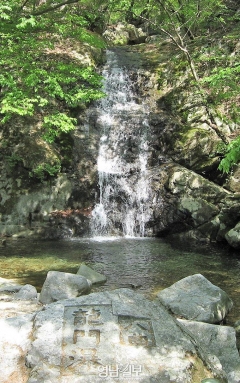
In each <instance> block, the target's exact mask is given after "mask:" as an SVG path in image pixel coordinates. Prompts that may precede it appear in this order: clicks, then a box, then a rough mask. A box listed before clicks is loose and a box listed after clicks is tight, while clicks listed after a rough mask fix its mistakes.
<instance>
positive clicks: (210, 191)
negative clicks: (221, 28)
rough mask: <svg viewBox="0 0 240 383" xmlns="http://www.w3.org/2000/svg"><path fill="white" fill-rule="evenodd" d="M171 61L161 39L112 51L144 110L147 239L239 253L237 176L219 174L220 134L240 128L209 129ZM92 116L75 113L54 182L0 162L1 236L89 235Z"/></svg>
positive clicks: (95, 133)
mask: <svg viewBox="0 0 240 383" xmlns="http://www.w3.org/2000/svg"><path fill="white" fill-rule="evenodd" d="M125 32H126V31H125ZM125 32H124V33H125ZM111 33H112V31H111ZM129 33H130V32H129ZM134 33H135V35H134ZM134 33H133V32H132V30H131V36H133V35H134V36H137V32H136V31H135V32H134ZM125 35H126V33H125ZM125 35H124V36H125ZM139 36H140V37H139V38H140V40H139V41H138V40H137V37H136V40H135V43H139V42H140V43H141V42H142V40H143V39H144V40H145V39H146V36H145V35H144V34H142V33H139ZM143 36H144V37H143ZM125 37H126V36H125ZM118 38H119V31H118ZM131 38H133V37H131ZM111 39H112V34H111ZM126 42H129V41H126ZM131 44H133V41H132V40H131ZM171 54H175V55H176V56H177V53H176V52H174V50H173V49H172V48H171V44H169V42H167V41H165V40H163V38H161V37H156V38H154V39H153V37H152V38H151V39H148V42H147V43H144V44H140V45H131V46H122V47H121V48H118V57H119V60H120V61H121V63H122V65H123V66H124V67H126V68H127V70H128V72H129V76H130V78H131V79H132V81H133V83H134V84H135V89H134V91H135V92H136V98H137V99H138V101H137V102H139V103H140V102H141V100H145V102H146V101H147V103H148V106H149V114H148V128H147V129H148V132H147V141H148V160H147V167H148V175H147V177H148V180H147V181H148V183H149V185H150V189H151V192H150V194H149V199H148V200H147V201H145V210H147V211H148V217H149V219H148V222H147V223H146V230H145V235H148V236H156V235H157V236H158V235H166V234H168V235H169V234H170V235H174V236H175V237H177V238H178V239H184V240H185V239H186V238H194V239H197V240H209V241H223V242H226V243H227V242H228V243H229V244H230V245H231V246H233V247H235V248H238V247H240V234H239V232H240V229H239V224H238V222H239V220H240V213H239V212H240V209H239V207H240V197H239V183H238V177H239V169H238V168H236V169H235V170H234V171H233V174H232V175H231V176H230V177H229V179H226V177H225V178H224V177H223V176H222V175H221V173H220V172H219V171H218V169H217V168H218V165H219V162H220V156H221V145H222V139H221V134H224V135H225V136H228V137H231V135H234V134H236V132H237V129H238V127H237V126H236V125H234V124H232V125H227V124H224V123H223V122H221V121H220V120H219V121H218V125H217V129H213V128H212V127H211V126H209V124H208V123H207V112H206V110H205V107H204V106H202V105H200V101H199V100H198V98H197V96H196V93H195V92H194V89H191V86H190V85H189V76H188V75H189V74H188V71H187V69H186V67H183V68H181V69H179V67H178V70H179V76H176V73H175V77H174V79H175V80H174V79H173V77H171V76H172V72H171V71H172V70H173V69H172V68H170V67H168V56H169V55H171ZM175 70H176V69H175ZM176 78H177V80H176ZM97 113H98V111H97V109H96V108H95V107H94V106H91V107H90V108H88V109H86V110H79V111H76V114H77V118H78V128H77V129H76V131H75V132H74V133H73V134H72V137H71V140H72V161H71V165H69V164H68V166H66V168H65V169H63V170H62V173H61V174H60V175H59V176H58V177H55V178H52V179H49V180H44V181H43V182H36V181H33V180H31V179H29V177H28V173H27V171H26V164H25V165H24V164H22V165H19V163H17V164H16V163H15V162H14V161H13V158H11V159H9V157H7V156H5V157H4V158H2V159H1V168H2V172H1V183H0V190H1V201H0V204H1V223H0V229H1V234H2V235H12V234H16V233H19V232H20V233H21V232H22V231H23V232H24V233H25V234H24V235H29V234H30V233H37V232H39V234H40V235H42V236H45V237H48V238H49V237H50V238H58V237H64V236H74V235H89V222H90V217H91V211H92V209H93V208H94V205H95V203H96V201H97V197H98V195H99V188H98V175H97V157H98V151H99V141H100V134H101V133H100V127H99V124H98V115H97ZM126 118H127V117H126ZM29 123H33V122H29ZM13 131H14V130H13ZM219 131H220V132H221V134H220V135H219ZM137 134H138V133H137V131H134V129H133V131H132V138H133V140H132V142H130V141H129V142H127V143H126V145H127V147H126V148H125V149H124V150H125V152H126V153H127V156H129V157H134V155H136V151H135V148H134V135H135V136H136V135H137ZM19 139H20V140H21V142H25V141H24V140H23V138H21V137H20V138H19ZM22 140H23V141H22ZM13 141H14V137H13ZM21 142H20V143H19V145H21ZM24 145H25V147H26V143H25V144H24ZM29 150H34V149H33V148H32V147H30V149H29ZM38 150H39V146H38ZM44 150H45V151H46V150H47V149H46V148H45V149H44ZM134 153H135V154H134ZM16 155H17V154H16ZM50 155H51V156H52V157H54V155H55V154H54V152H51V154H50ZM11 161H12V162H11ZM128 178H129V180H130V183H131V182H132V184H133V185H134V183H136V174H134V172H129V173H128ZM120 197H121V196H119V198H120ZM119 209H120V208H119ZM121 219H122V218H121V217H120V219H119V224H118V226H119V227H120V226H121ZM120 231H121V228H120Z"/></svg>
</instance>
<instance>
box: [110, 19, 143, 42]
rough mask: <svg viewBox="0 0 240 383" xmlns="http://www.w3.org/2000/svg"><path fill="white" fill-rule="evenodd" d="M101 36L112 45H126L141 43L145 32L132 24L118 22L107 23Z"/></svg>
mask: <svg viewBox="0 0 240 383" xmlns="http://www.w3.org/2000/svg"><path fill="white" fill-rule="evenodd" d="M103 37H104V38H105V39H106V40H107V41H108V42H109V43H111V44H113V45H127V44H129V43H134V44H140V43H143V42H144V41H145V40H146V38H147V34H146V33H145V32H143V30H142V29H141V28H136V27H135V26H134V25H132V24H126V23H118V24H114V25H109V26H108V28H107V29H106V31H105V32H104V33H103Z"/></svg>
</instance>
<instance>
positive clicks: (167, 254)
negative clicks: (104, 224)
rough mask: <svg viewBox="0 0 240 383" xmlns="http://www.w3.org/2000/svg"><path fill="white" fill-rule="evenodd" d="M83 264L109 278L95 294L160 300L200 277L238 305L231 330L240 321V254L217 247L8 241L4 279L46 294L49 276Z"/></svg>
mask: <svg viewBox="0 0 240 383" xmlns="http://www.w3.org/2000/svg"><path fill="white" fill-rule="evenodd" d="M82 262H84V263H86V264H87V265H89V266H90V267H92V268H94V269H95V270H97V271H99V272H101V273H104V274H105V275H106V276H107V283H106V284H105V285H104V286H100V287H94V291H102V290H107V289H115V288H119V287H131V285H137V286H139V287H138V289H137V291H138V292H141V293H144V294H146V295H147V296H148V297H150V298H153V297H154V296H155V294H156V293H157V292H158V291H160V290H162V289H163V288H165V287H168V286H170V285H171V284H172V283H174V282H176V281H178V280H179V279H181V278H184V277H186V276H188V275H191V274H195V273H201V274H203V275H204V276H205V277H206V278H208V279H209V280H210V281H211V282H212V283H214V284H215V285H217V286H219V287H221V288H222V289H223V290H225V291H226V292H227V293H228V294H229V296H230V297H231V298H232V300H233V301H234V309H233V310H232V311H231V313H230V315H229V316H228V322H229V324H232V323H233V321H235V320H237V319H240V285H239V280H240V253H239V252H237V251H235V252H234V251H231V250H228V249H226V248H222V247H216V246H200V247H192V248H189V247H188V248H187V249H186V248H185V249H184V248H183V247H182V248H179V247H175V246H173V244H170V243H168V242H166V241H164V240H162V239H156V238H154V239H153V238H147V239H145V238H144V239H125V238H121V239H111V240H110V239H105V240H93V239H88V238H83V239H74V240H61V241H45V240H30V239H18V240H13V239H7V245H6V247H0V277H2V278H11V279H16V280H17V281H18V282H19V283H22V284H25V283H30V284H32V285H34V286H36V287H37V288H38V290H40V289H41V286H42V284H43V282H44V280H45V277H46V274H47V272H48V271H49V270H58V271H65V272H71V273H75V272H77V270H78V268H79V266H80V264H81V263H82Z"/></svg>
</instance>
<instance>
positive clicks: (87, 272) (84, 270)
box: [77, 264, 107, 285]
mask: <svg viewBox="0 0 240 383" xmlns="http://www.w3.org/2000/svg"><path fill="white" fill-rule="evenodd" d="M77 274H78V275H82V276H83V277H85V278H87V279H88V280H89V281H91V282H92V284H93V285H94V284H102V283H105V282H106V281H107V278H106V277H105V275H102V274H100V273H98V272H97V271H95V270H93V269H91V268H90V267H88V266H86V265H85V264H82V265H81V266H80V268H79V270H78V272H77Z"/></svg>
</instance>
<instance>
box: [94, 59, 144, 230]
mask: <svg viewBox="0 0 240 383" xmlns="http://www.w3.org/2000/svg"><path fill="white" fill-rule="evenodd" d="M106 54H107V63H106V65H105V67H104V70H103V77H104V84H103V85H104V91H105V93H106V97H105V98H104V99H102V100H101V102H100V103H99V105H98V113H97V114H98V117H97V124H98V126H99V127H100V129H101V132H102V136H101V140H100V148H99V155H98V161H97V165H98V173H99V189H100V196H99V203H98V204H97V205H96V206H95V208H94V210H93V212H92V219H91V231H92V235H93V236H110V235H120V234H121V235H124V236H129V237H144V235H145V225H146V223H147V222H148V220H149V213H148V211H147V210H148V209H147V208H146V203H147V201H148V200H149V194H150V188H149V183H148V170H147V163H148V140H147V135H148V107H147V104H146V103H143V102H142V100H141V99H140V97H139V98H138V97H137V92H136V89H135V87H136V83H137V81H136V78H135V81H133V80H131V72H130V71H129V70H127V69H126V68H125V67H124V66H121V65H120V64H119V56H118V54H117V53H116V52H114V51H107V53H106ZM132 74H133V73H132ZM136 75H137V73H134V76H135V77H136Z"/></svg>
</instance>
